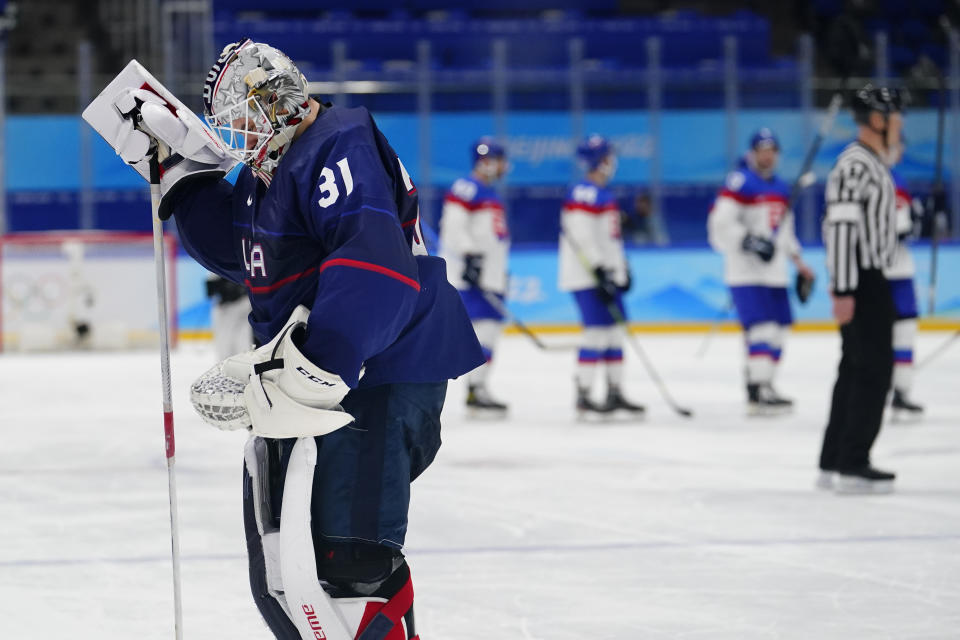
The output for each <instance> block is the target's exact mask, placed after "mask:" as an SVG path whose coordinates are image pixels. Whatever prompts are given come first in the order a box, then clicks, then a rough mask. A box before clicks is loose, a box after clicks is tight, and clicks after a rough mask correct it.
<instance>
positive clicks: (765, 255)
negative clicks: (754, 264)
mask: <svg viewBox="0 0 960 640" xmlns="http://www.w3.org/2000/svg"><path fill="white" fill-rule="evenodd" d="M740 246H741V248H742V249H743V250H744V251H746V252H747V253H752V254H755V255H756V256H757V257H758V258H760V259H761V260H763V261H764V262H770V261H771V260H773V252H774V246H773V242H771V241H770V240H768V239H767V238H761V237H760V236H755V235H753V234H752V233H748V234H747V235H746V236H744V238H743V244H741V245H740Z"/></svg>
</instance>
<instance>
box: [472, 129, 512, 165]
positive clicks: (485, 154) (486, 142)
mask: <svg viewBox="0 0 960 640" xmlns="http://www.w3.org/2000/svg"><path fill="white" fill-rule="evenodd" d="M506 156H507V150H506V148H504V146H503V145H502V144H500V143H499V142H497V141H496V140H495V139H494V138H493V137H492V136H483V137H482V138H480V139H479V140H477V141H476V142H474V143H473V144H472V145H470V157H471V158H473V164H477V163H478V162H480V160H482V159H484V158H505V157H506Z"/></svg>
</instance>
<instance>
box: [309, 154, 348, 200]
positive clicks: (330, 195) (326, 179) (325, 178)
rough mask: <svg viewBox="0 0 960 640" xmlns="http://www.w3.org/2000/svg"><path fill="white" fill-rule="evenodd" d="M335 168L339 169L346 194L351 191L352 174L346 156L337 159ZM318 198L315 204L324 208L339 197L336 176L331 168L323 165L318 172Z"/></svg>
mask: <svg viewBox="0 0 960 640" xmlns="http://www.w3.org/2000/svg"><path fill="white" fill-rule="evenodd" d="M337 168H338V169H339V170H340V177H341V178H342V182H343V190H344V193H345V194H346V195H348V196H349V195H350V194H351V193H353V174H352V173H350V163H349V162H347V159H346V158H343V159H342V160H337ZM317 188H318V189H320V199H319V200H317V204H319V205H320V206H321V207H323V208H324V209H326V208H327V207H329V206H330V205H332V204H333V203H334V202H336V201H337V200H338V199H339V198H340V188H339V187H338V186H337V176H336V174H334V172H333V169H331V168H330V167H324V168H323V171H321V172H320V184H318V185H317Z"/></svg>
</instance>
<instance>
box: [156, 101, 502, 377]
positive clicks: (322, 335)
mask: <svg viewBox="0 0 960 640" xmlns="http://www.w3.org/2000/svg"><path fill="white" fill-rule="evenodd" d="M174 216H175V218H176V223H177V227H178V229H179V231H180V238H181V241H182V243H183V245H184V247H185V248H186V250H187V252H188V253H190V255H191V256H193V257H194V258H195V259H196V260H197V261H198V262H200V263H201V264H202V265H203V266H204V267H206V268H207V269H209V270H210V271H213V272H214V273H217V274H219V275H221V276H223V277H225V278H227V279H229V280H232V281H234V282H238V283H241V284H243V285H244V286H245V287H246V289H247V292H248V294H249V298H250V302H251V304H252V307H253V310H252V312H251V314H250V324H251V326H252V327H253V331H254V335H255V336H256V338H257V341H258V342H259V343H261V344H262V343H266V342H268V341H269V340H270V339H271V338H273V337H274V336H275V335H276V334H277V333H278V332H279V331H280V330H281V329H282V328H283V326H284V324H285V323H286V321H287V320H288V318H289V316H290V314H291V313H292V312H293V310H294V309H295V308H296V307H297V306H298V305H301V304H302V305H305V306H306V307H307V308H309V309H310V310H311V311H310V318H309V321H308V323H307V331H306V336H305V339H304V342H303V344H302V345H300V347H301V349H302V351H303V352H304V354H305V355H306V356H307V357H308V358H310V360H311V361H313V362H314V363H315V364H317V365H318V366H320V367H322V368H323V369H325V370H327V371H330V372H332V373H335V374H337V375H339V376H340V377H341V378H343V380H344V382H346V383H347V384H348V385H350V386H351V387H357V386H361V387H369V386H373V385H378V384H386V383H392V382H440V381H443V380H447V379H450V378H455V377H457V376H459V375H462V374H464V373H466V372H468V371H470V370H471V369H473V368H475V367H477V366H479V365H480V364H482V363H483V362H484V358H483V355H482V353H481V351H480V345H479V343H478V342H477V338H476V336H475V335H474V332H473V328H472V327H471V324H470V320H469V318H468V317H467V314H466V311H465V310H464V307H463V304H462V302H461V300H460V296H459V295H458V293H457V291H456V289H454V288H453V287H452V286H451V285H450V284H449V283H448V282H447V277H446V267H445V265H444V262H443V260H441V259H440V258H437V257H432V256H428V255H426V250H425V249H424V248H423V240H422V237H421V235H420V229H419V221H418V204H417V193H416V189H415V187H414V186H413V184H412V182H411V181H410V176H409V175H408V174H407V172H406V170H405V169H404V167H403V165H402V163H401V162H400V160H399V158H398V157H397V154H396V153H395V152H394V151H393V149H392V148H391V147H390V145H389V143H387V140H386V138H384V136H383V134H382V133H380V131H379V130H378V129H377V126H376V124H375V123H374V121H373V118H372V117H371V116H370V114H369V112H367V110H366V109H364V108H362V107H361V108H355V109H343V108H339V107H335V106H333V107H328V108H326V109H325V110H322V111H321V112H320V113H319V115H318V116H317V119H316V120H315V121H314V122H313V124H311V125H310V126H309V127H307V129H306V130H304V132H303V133H302V135H301V136H300V137H299V138H298V139H297V140H296V141H295V142H294V143H293V145H292V146H291V147H290V149H289V151H287V153H286V154H285V155H284V156H283V158H282V160H281V162H280V163H279V165H278V166H277V169H276V172H275V174H274V176H273V179H272V181H271V183H270V186H269V188H268V187H267V186H266V184H265V183H264V182H263V181H262V180H260V179H259V178H257V177H256V176H255V175H254V174H253V172H252V171H251V170H250V169H249V168H247V167H244V168H242V169H241V171H240V174H239V177H238V178H237V181H236V184H235V185H230V183H229V182H227V181H226V180H217V181H212V180H211V181H207V182H203V183H200V184H198V185H197V186H195V187H194V188H191V189H188V190H186V193H185V194H184V195H182V196H181V197H180V198H179V200H177V201H176V202H175V203H174ZM361 367H363V368H364V371H365V373H364V375H363V377H362V379H361V378H360V371H361Z"/></svg>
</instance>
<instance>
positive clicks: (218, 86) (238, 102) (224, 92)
mask: <svg viewBox="0 0 960 640" xmlns="http://www.w3.org/2000/svg"><path fill="white" fill-rule="evenodd" d="M203 109H204V117H205V118H206V121H207V124H209V125H210V127H211V128H212V129H213V130H214V131H215V132H216V133H217V135H218V136H219V137H220V139H221V140H222V141H223V143H224V146H225V147H226V148H227V152H228V153H229V154H230V155H231V156H233V157H234V158H236V159H237V160H238V161H239V162H243V163H244V164H246V165H247V166H249V167H250V168H252V169H253V170H254V172H256V173H257V175H259V176H260V177H261V178H262V179H263V180H264V181H265V182H267V183H268V184H269V181H270V178H271V177H272V176H273V172H274V170H276V168H277V164H278V163H279V162H280V158H281V157H282V156H283V154H284V153H285V152H286V151H287V149H289V148H290V144H291V142H292V141H293V135H294V132H296V130H297V127H298V126H299V125H300V124H301V123H302V122H303V119H304V118H305V117H306V116H307V115H308V114H309V113H310V105H309V94H308V93H307V79H306V78H304V77H303V74H302V73H300V71H299V69H297V67H296V66H294V64H293V62H291V61H290V58H288V57H287V56H286V55H284V54H283V53H282V52H280V51H278V50H277V49H274V48H273V47H271V46H269V45H266V44H263V43H260V42H254V41H252V40H249V39H246V40H242V41H240V42H235V43H232V44H229V45H227V46H226V47H224V49H223V52H222V53H221V54H220V57H219V58H218V59H217V62H216V64H214V65H213V67H212V68H211V69H210V72H209V73H208V74H207V78H206V81H205V82H204V85H203Z"/></svg>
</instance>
